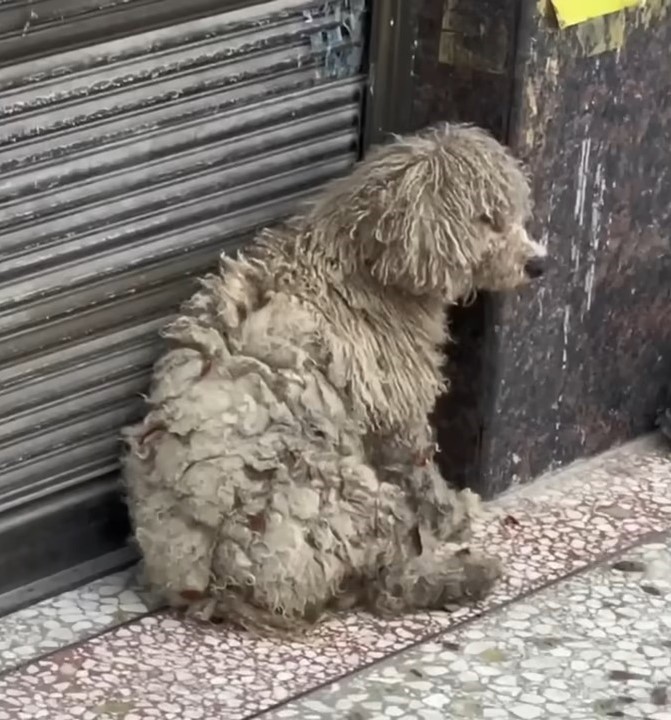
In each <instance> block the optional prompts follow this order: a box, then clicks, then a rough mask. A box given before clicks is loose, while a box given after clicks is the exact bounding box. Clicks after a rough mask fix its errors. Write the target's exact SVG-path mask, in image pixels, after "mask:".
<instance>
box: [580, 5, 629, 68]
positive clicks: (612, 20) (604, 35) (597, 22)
mask: <svg viewBox="0 0 671 720" xmlns="http://www.w3.org/2000/svg"><path fill="white" fill-rule="evenodd" d="M626 25H627V18H626V15H625V13H624V12H619V13H614V14H612V15H605V16H603V17H598V18H594V19H592V20H588V21H587V22H584V23H581V24H580V25H577V26H576V28H575V36H576V38H577V40H578V44H579V45H580V47H581V48H582V54H583V55H584V56H586V57H593V56H595V55H601V54H603V53H606V52H610V51H612V50H620V49H621V48H622V46H623V45H624V40H625V31H626Z"/></svg>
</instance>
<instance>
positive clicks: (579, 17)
mask: <svg viewBox="0 0 671 720" xmlns="http://www.w3.org/2000/svg"><path fill="white" fill-rule="evenodd" d="M551 2H552V6H553V7H554V9H555V12H556V13H557V20H559V27H569V26H570V25H577V24H578V23H581V22H585V21H586V20H591V19H592V18H597V17H601V16H602V15H610V13H614V12H618V11H619V10H624V8H628V7H636V6H637V5H644V4H645V0H551Z"/></svg>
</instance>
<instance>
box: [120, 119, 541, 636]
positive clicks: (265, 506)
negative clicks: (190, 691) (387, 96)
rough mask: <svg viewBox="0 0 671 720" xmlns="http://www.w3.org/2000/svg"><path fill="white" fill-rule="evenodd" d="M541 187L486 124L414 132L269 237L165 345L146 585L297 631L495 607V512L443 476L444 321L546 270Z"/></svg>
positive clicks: (208, 615)
mask: <svg viewBox="0 0 671 720" xmlns="http://www.w3.org/2000/svg"><path fill="white" fill-rule="evenodd" d="M530 213H531V203H530V189H529V183H528V179H527V177H526V176H525V174H524V172H523V170H522V169H521V166H520V164H519V163H518V162H517V161H516V160H515V159H514V158H513V156H512V155H511V154H510V152H509V151H508V150H507V149H505V148H504V147H503V146H502V145H501V144H499V143H498V142H497V141H496V140H495V139H494V138H492V137H491V136H490V135H488V134H487V133H485V132H484V131H483V130H480V129H478V128H475V127H472V126H465V125H450V124H445V125H440V126H435V127H432V128H429V129H427V130H425V131H423V132H421V133H419V134H416V135H413V136H408V137H398V138H395V140H394V141H393V142H391V143H389V144H387V145H384V146H382V147H379V148H377V149H376V150H374V151H372V152H371V153H370V154H369V155H368V157H367V158H366V159H365V160H364V161H363V162H361V163H360V164H358V165H357V166H356V167H355V168H354V170H353V172H352V173H351V174H350V175H349V176H348V177H346V178H344V179H339V180H336V181H334V182H332V183H331V184H330V185H329V186H328V187H327V188H326V189H325V191H324V192H322V193H321V195H319V197H317V199H316V200H315V201H314V202H312V203H311V204H310V205H309V206H306V207H305V208H304V210H303V212H301V213H300V214H299V215H297V216H295V217H293V218H292V219H290V220H288V221H286V222H285V223H284V224H282V225H281V226H279V227H275V228H271V229H267V230H264V231H262V232H260V234H258V236H257V237H256V239H255V240H254V241H253V242H252V243H251V245H250V246H249V247H248V249H247V250H246V252H245V253H244V254H240V255H238V256H237V258H235V259H234V258H231V257H226V256H222V258H221V264H220V269H219V272H218V273H217V274H213V275H209V276H207V277H205V278H204V279H203V280H202V281H201V283H202V284H201V287H200V289H199V291H198V292H196V294H195V295H194V296H193V297H192V298H191V299H190V300H189V301H187V302H186V303H185V304H184V306H183V307H182V308H181V311H180V314H179V316H178V317H177V319H176V320H175V321H174V322H172V323H171V324H170V325H168V327H167V328H166V329H165V331H164V333H163V334H164V337H165V339H166V341H167V343H168V349H167V351H166V353H165V354H164V355H163V356H162V357H161V358H160V359H159V360H158V361H157V363H156V365H155V368H154V375H153V382H152V387H151V391H150V394H149V396H148V398H147V401H148V413H147V415H146V417H145V418H144V421H143V422H141V423H139V424H137V425H135V426H133V427H130V428H128V429H126V431H125V432H124V437H125V441H126V443H127V451H126V453H125V457H124V478H125V486H126V491H127V498H128V504H129V510H130V514H131V519H132V522H133V527H134V531H135V537H136V539H137V543H138V544H139V547H140V549H141V552H142V555H143V556H144V564H145V571H146V574H147V577H148V580H149V582H150V583H151V585H152V586H153V587H154V588H156V589H158V590H159V591H160V592H161V593H162V594H163V595H164V597H165V598H166V599H167V600H168V602H169V603H170V604H171V605H173V606H175V607H179V608H182V609H186V610H187V611H189V612H191V613H193V614H195V615H197V616H198V617H200V618H205V619H213V620H214V619H223V620H226V621H230V622H232V623H235V624H237V625H239V626H243V627H245V628H249V629H251V630H255V631H259V632H280V633H298V632H301V631H304V630H306V629H307V628H309V627H312V626H313V625H314V624H315V623H316V622H317V621H318V620H320V619H321V618H322V617H324V616H325V615H326V614H328V613H329V612H331V611H335V610H339V609H343V608H351V607H355V606H357V607H364V608H367V609H369V610H371V611H373V612H375V613H378V614H381V615H383V616H388V615H398V614H399V613H404V612H409V611H413V610H420V609H422V610H436V609H443V608H446V607H448V606H452V605H454V604H459V603H464V602H472V601H475V600H477V599H479V598H481V597H483V596H484V595H485V594H486V593H487V592H489V590H490V589H491V587H492V585H493V584H494V582H495V581H496V579H497V578H498V577H499V575H500V573H501V568H500V564H499V561H498V560H497V559H496V558H491V557H488V556H486V555H485V554H483V553H482V552H480V551H478V550H477V549H476V548H472V547H471V546H470V544H469V542H470V527H471V522H472V520H473V518H474V517H475V516H476V515H477V512H478V498H477V496H476V495H475V494H474V493H472V492H470V491H469V490H463V491H461V492H457V491H456V490H454V489H452V488H451V487H450V486H449V484H448V483H447V482H446V481H445V480H444V479H443V477H442V476H441V475H440V473H439V471H438V469H437V467H436V464H435V463H434V452H435V449H436V447H435V440H434V435H433V431H432V429H431V426H430V423H429V420H428V417H429V414H430V412H431V411H432V409H433V407H434V404H435V401H436V399H437V397H438V395H439V394H440V393H442V392H444V391H445V387H446V384H445V382H444V379H443V377H442V374H441V367H442V366H443V361H444V355H443V353H444V347H445V344H446V341H447V339H448V337H447V331H446V320H445V313H446V308H447V307H448V306H449V305H451V304H454V303H456V302H458V301H460V300H463V299H464V298H467V297H469V296H470V295H472V294H473V293H475V292H477V291H479V290H485V291H499V290H507V289H512V288H515V287H517V286H520V285H524V284H526V283H529V282H530V281H532V280H534V279H536V278H538V277H539V276H540V275H542V273H543V270H544V266H545V263H546V255H547V253H546V250H545V248H544V247H543V246H542V245H541V244H539V243H537V242H535V241H534V240H532V239H531V238H530V237H529V235H528V234H527V232H526V230H525V223H526V222H527V221H528V219H529V217H530Z"/></svg>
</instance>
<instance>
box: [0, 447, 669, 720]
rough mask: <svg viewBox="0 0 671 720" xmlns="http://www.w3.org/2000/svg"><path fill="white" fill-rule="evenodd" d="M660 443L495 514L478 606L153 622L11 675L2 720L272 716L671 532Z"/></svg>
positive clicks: (5, 679)
mask: <svg viewBox="0 0 671 720" xmlns="http://www.w3.org/2000/svg"><path fill="white" fill-rule="evenodd" d="M658 443H659V441H658V440H655V439H647V440H644V441H639V442H637V443H634V444H632V445H630V446H627V447H625V448H621V449H619V450H617V451H615V452H611V453H609V454H607V455H604V456H601V457H600V458H597V459H595V460H593V461H591V462H588V463H582V464H580V465H576V466H574V467H572V468H568V469H567V470H565V471H563V472H562V473H560V474H557V475H555V476H553V477H549V478H547V479H543V480H541V481H539V482H537V483H534V484H533V485H532V486H530V487H528V488H524V489H520V490H518V491H516V492H513V493H511V494H509V495H508V496H504V497H502V498H500V499H498V500H497V501H496V503H494V504H493V505H492V506H491V507H489V508H488V511H487V514H486V517H485V518H483V521H482V523H481V527H480V528H479V530H478V536H479V538H480V541H481V543H482V544H483V545H486V546H487V547H488V549H489V551H493V552H496V553H498V554H499V555H500V556H501V557H502V558H503V559H504V563H505V565H506V568H507V571H508V575H507V577H506V579H505V581H504V582H502V583H501V584H500V585H499V587H498V588H497V590H496V592H495V593H494V594H493V595H492V596H491V597H490V598H489V599H488V600H487V602H486V603H485V604H483V605H481V606H479V607H475V608H470V609H461V610H459V611H457V612H455V613H453V614H452V615H447V614H443V613H436V614H419V615H414V616H412V617H407V618H404V619H403V620H398V621H395V622H388V623H383V622H381V621H379V620H376V619H374V618H371V617H369V616H367V615H365V614H350V615H346V616H343V617H339V618H335V619H333V620H332V621H330V622H328V623H326V624H325V625H324V626H322V627H321V628H320V629H319V630H318V631H317V632H315V633H314V635H313V636H311V637H310V638H309V639H308V640H307V641H305V642H302V643H282V642H279V641H271V640H262V639H256V638H252V637H250V636H249V635H246V634H243V633H241V632H238V631H235V630H232V629H229V628H224V627H220V626H219V627H216V626H205V625H197V624H195V623H192V622H185V621H183V620H181V619H178V618H176V617H173V616H172V615H171V614H169V613H157V614H155V615H153V616H149V617H143V618H140V619H139V620H136V621H135V622H132V623H130V624H127V625H124V626H122V627H118V628H116V629H114V630H111V631H110V632H107V633H105V634H104V635H100V636H98V637H95V638H93V639H92V640H90V641H89V642H87V643H85V644H80V645H78V646H73V647H68V648H65V649H62V650H58V651H56V652H55V653H54V654H52V655H50V656H48V657H45V658H43V659H41V660H38V661H37V662H33V663H30V664H28V665H26V666H24V667H21V668H19V669H18V670H15V671H12V672H8V673H4V674H3V675H2V676H1V677H0V720H33V718H35V719H36V720H37V719H39V718H49V720H52V719H53V720H66V719H68V720H69V719H71V718H81V719H82V720H115V719H116V720H118V719H120V718H123V720H145V719H149V718H160V719H161V720H182V719H183V718H184V719H186V720H198V719H199V718H203V719H208V720H209V719H210V718H221V719H222V720H241V719H242V718H248V717H250V716H252V715H254V714H255V713H259V712H261V711H264V710H268V709H270V708H271V707H273V706H275V705H277V704H279V703H282V702H284V701H287V700H289V699H290V698H293V697H296V696H297V695H299V694H301V693H304V692H307V691H310V690H312V689H314V688H315V687H318V686H320V685H323V684H324V683H327V682H332V681H335V680H338V679H339V678H341V677H342V676H343V675H345V674H347V673H350V672H352V671H354V670H357V669H359V668H361V667H363V666H366V665H368V664H370V663H373V662H375V661H379V660H380V659H382V658H384V657H385V656H387V655H389V654H390V653H392V652H396V651H399V650H403V649H404V648H407V647H408V646H410V645H412V644H413V643H416V642H417V641H419V640H422V639H425V638H427V637H429V636H432V635H435V634H436V633H438V632H440V631H444V630H447V629H449V628H450V627H454V626H455V624H456V623H458V622H460V621H463V620H465V619H468V618H472V617H475V616H477V615H478V614H481V613H482V612H483V611H484V610H490V609H492V608H494V607H496V606H498V605H500V604H501V603H503V602H505V601H508V600H510V599H512V598H515V597H518V596H519V595H521V594H524V593H527V592H529V591H531V590H535V589H538V588H539V587H541V586H543V585H545V584H547V583H549V582H552V581H554V580H556V579H558V578H561V577H564V576H566V575H567V574H568V573H571V572H574V571H576V570H578V569H580V568H584V567H585V566H586V565H587V564H589V563H592V562H593V561H595V560H596V559H598V558H600V557H603V556H604V555H605V554H609V553H612V552H613V551H614V550H616V549H617V548H622V547H627V546H629V545H631V544H632V543H634V542H635V541H636V540H637V539H640V538H641V537H643V536H644V535H645V534H647V533H649V532H654V531H663V530H664V529H667V528H669V527H671V453H669V449H668V446H664V445H661V444H658ZM0 632H2V628H1V626H0ZM0 637H3V636H2V635H0ZM354 717H357V716H354ZM655 720H657V719H655Z"/></svg>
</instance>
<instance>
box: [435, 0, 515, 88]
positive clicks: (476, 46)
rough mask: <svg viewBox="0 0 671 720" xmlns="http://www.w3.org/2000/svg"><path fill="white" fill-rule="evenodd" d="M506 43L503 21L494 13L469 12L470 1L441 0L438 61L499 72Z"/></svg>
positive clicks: (507, 48) (471, 8)
mask: <svg viewBox="0 0 671 720" xmlns="http://www.w3.org/2000/svg"><path fill="white" fill-rule="evenodd" d="M494 4H495V2H494ZM493 10H494V9H493ZM509 42H510V41H509V33H508V27H507V23H506V21H505V19H504V18H503V17H501V16H500V15H497V13H496V12H494V11H492V12H489V13H487V14H486V15H485V16H484V17H482V16H481V15H480V14H479V13H478V12H474V11H473V7H472V2H471V0H445V4H444V6H443V18H442V25H441V33H440V46H439V49H438V59H439V62H440V63H443V64H445V65H453V66H455V67H468V68H471V69H473V70H479V71H481V72H489V73H496V74H502V73H503V72H504V71H505V69H506V60H507V57H508V51H509Z"/></svg>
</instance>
